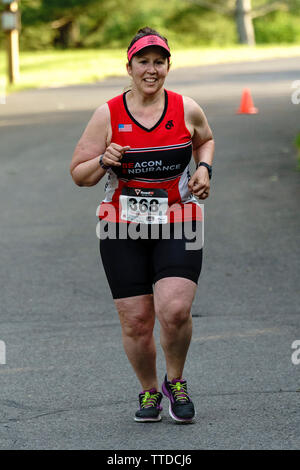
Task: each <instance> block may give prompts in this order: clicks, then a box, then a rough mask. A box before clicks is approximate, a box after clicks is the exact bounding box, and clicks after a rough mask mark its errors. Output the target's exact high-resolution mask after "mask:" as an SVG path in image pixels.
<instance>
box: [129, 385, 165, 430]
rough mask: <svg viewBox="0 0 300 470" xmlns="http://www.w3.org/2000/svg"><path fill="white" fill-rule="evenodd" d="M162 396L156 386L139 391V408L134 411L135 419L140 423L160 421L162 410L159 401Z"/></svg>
mask: <svg viewBox="0 0 300 470" xmlns="http://www.w3.org/2000/svg"><path fill="white" fill-rule="evenodd" d="M162 397H163V395H162V394H161V393H160V392H158V391H157V390H156V388H151V389H150V390H144V391H143V392H141V393H140V394H139V403H140V409H139V410H138V411H137V412H136V413H135V418H134V419H135V421H138V422H140V423H145V422H147V421H150V422H151V421H160V420H161V416H160V412H161V411H162V406H161V405H160V402H161V400H162Z"/></svg>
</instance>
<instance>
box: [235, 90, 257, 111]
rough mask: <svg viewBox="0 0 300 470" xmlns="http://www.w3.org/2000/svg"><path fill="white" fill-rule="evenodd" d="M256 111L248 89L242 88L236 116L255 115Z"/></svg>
mask: <svg viewBox="0 0 300 470" xmlns="http://www.w3.org/2000/svg"><path fill="white" fill-rule="evenodd" d="M256 113H258V109H257V108H255V107H254V104H253V101H252V97H251V93H250V90H249V88H244V90H243V93H242V98H241V103H240V108H239V109H238V110H237V114H256Z"/></svg>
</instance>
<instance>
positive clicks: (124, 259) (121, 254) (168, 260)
mask: <svg viewBox="0 0 300 470" xmlns="http://www.w3.org/2000/svg"><path fill="white" fill-rule="evenodd" d="M101 223H102V222H101ZM106 224H107V223H106ZM185 224H187V222H185ZM189 224H190V230H191V231H192V232H191V231H189V232H187V231H186V230H185V229H184V228H183V224H182V223H180V224H178V223H175V224H170V225H169V227H170V229H169V234H168V235H167V237H166V232H165V233H164V234H163V233H162V231H161V227H159V228H158V230H159V233H158V232H157V231H156V232H155V233H156V235H155V236H153V226H151V225H149V226H146V227H148V228H147V229H146V231H148V233H146V238H145V232H143V236H141V237H139V238H137V239H133V238H132V236H129V235H128V227H129V225H130V224H122V230H123V235H121V236H120V227H119V224H114V225H113V224H112V223H111V224H110V225H109V226H108V227H109V233H110V234H112V233H113V234H114V235H113V236H111V235H110V236H106V235H104V236H103V235H102V236H101V237H100V254H101V258H102V262H103V267H104V270H105V273H106V277H107V280H108V283H109V286H110V289H111V292H112V296H113V298H114V299H120V298H124V297H132V296H136V295H143V294H152V293H153V288H152V286H153V284H155V283H156V282H157V281H158V280H159V279H162V278H165V277H183V278H186V279H190V280H191V281H193V282H195V283H196V284H197V283H198V279H199V276H200V272H201V267H202V251H203V249H202V244H201V247H200V248H199V246H200V244H199V242H198V243H195V240H196V235H195V237H194V238H191V233H194V234H198V235H199V234H200V232H201V231H202V226H201V222H196V221H193V222H189ZM120 225H121V224H120ZM179 225H180V226H181V228H180V227H179ZM138 226H139V224H136V227H138ZM124 227H127V228H125V229H124ZM151 227H152V228H151ZM156 228H157V226H156ZM185 228H186V226H185ZM144 229H145V227H144ZM124 230H125V232H126V235H125V238H122V236H123V237H124ZM150 230H152V232H150ZM107 231H108V229H107V230H106V232H107ZM103 233H105V231H104V232H103ZM115 235H116V236H115ZM198 235H197V236H198ZM151 237H152V238H151ZM198 240H199V239H198ZM187 243H188V244H189V246H190V247H193V243H195V248H196V249H194V248H192V249H187V246H188V245H187Z"/></svg>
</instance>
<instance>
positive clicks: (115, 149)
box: [102, 142, 130, 166]
mask: <svg viewBox="0 0 300 470" xmlns="http://www.w3.org/2000/svg"><path fill="white" fill-rule="evenodd" d="M129 149H130V146H129V145H126V146H125V147H121V145H119V144H115V143H113V142H112V143H111V144H110V145H109V146H108V147H107V149H106V150H105V152H104V154H103V157H102V162H103V163H104V165H107V166H121V163H120V160H121V159H122V158H123V155H124V153H125V152H126V151H127V150H129Z"/></svg>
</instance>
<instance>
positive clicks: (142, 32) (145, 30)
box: [127, 26, 169, 64]
mask: <svg viewBox="0 0 300 470" xmlns="http://www.w3.org/2000/svg"><path fill="white" fill-rule="evenodd" d="M150 35H151V36H152V35H153V36H158V37H159V38H161V39H162V40H163V41H165V43H166V44H167V46H168V47H169V44H168V40H167V38H165V37H164V36H162V35H161V34H159V33H158V32H157V31H155V29H152V28H149V27H148V26H145V27H144V28H141V29H139V30H138V32H137V33H136V35H135V36H134V38H133V39H132V41H131V43H130V44H129V46H128V48H127V52H128V51H129V49H130V48H131V47H132V46H133V44H134V43H135V42H136V41H138V40H139V39H141V38H143V37H144V36H150ZM162 50H163V49H162ZM130 62H131V60H130ZM130 62H129V64H130Z"/></svg>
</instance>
